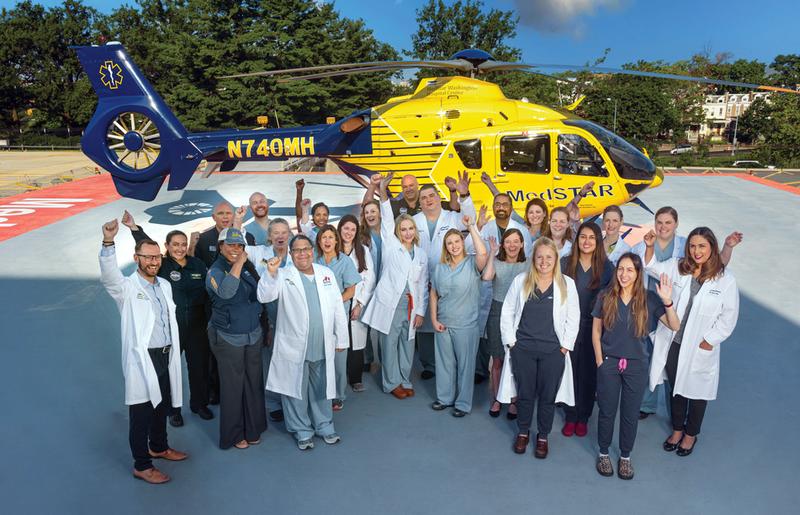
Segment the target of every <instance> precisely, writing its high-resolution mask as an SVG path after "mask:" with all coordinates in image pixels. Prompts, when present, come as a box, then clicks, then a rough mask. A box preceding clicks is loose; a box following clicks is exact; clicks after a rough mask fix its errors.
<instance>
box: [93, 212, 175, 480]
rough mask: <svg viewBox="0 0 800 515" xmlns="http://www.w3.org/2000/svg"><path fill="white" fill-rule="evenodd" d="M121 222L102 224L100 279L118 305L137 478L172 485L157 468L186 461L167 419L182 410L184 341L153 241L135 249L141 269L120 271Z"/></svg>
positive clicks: (167, 477) (170, 292) (157, 249)
mask: <svg viewBox="0 0 800 515" xmlns="http://www.w3.org/2000/svg"><path fill="white" fill-rule="evenodd" d="M118 230H119V224H118V222H117V220H112V221H110V222H106V223H105V224H103V248H102V249H101V251H100V280H101V281H102V283H103V286H104V287H105V289H106V291H107V292H108V294H109V295H111V298H113V299H114V301H115V302H116V304H117V308H118V309H119V312H120V316H121V327H122V373H123V375H124V376H125V404H127V405H128V407H129V442H130V446H131V453H132V454H133V459H134V470H133V476H134V477H135V478H137V479H141V480H143V481H146V482H148V483H153V484H158V483H166V482H167V481H169V476H167V475H166V474H164V473H163V472H161V471H160V470H158V469H157V468H155V467H154V466H153V463H152V460H153V459H155V458H161V459H165V460H169V461H182V460H185V459H186V458H187V455H186V454H185V453H183V452H180V451H176V450H175V449H171V448H170V447H169V445H168V444H167V415H168V412H169V406H170V403H171V405H172V407H175V408H178V407H180V406H181V403H182V399H183V392H182V389H181V388H182V384H183V382H182V381H181V360H180V340H179V337H178V322H177V319H176V317H175V304H174V303H173V301H172V287H171V286H170V284H169V281H166V280H164V279H161V278H160V277H158V276H157V275H156V274H157V273H158V269H159V268H160V267H161V249H160V247H159V246H158V244H157V243H156V242H154V241H152V240H142V241H140V242H138V243H137V244H136V253H135V254H134V257H133V259H134V261H135V262H136V264H137V270H136V271H135V272H134V273H132V274H131V275H129V276H128V277H125V276H123V275H122V272H120V270H119V267H118V266H117V257H116V252H115V249H114V237H115V236H116V235H117V231H118Z"/></svg>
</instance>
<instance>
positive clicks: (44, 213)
mask: <svg viewBox="0 0 800 515" xmlns="http://www.w3.org/2000/svg"><path fill="white" fill-rule="evenodd" d="M119 199H120V196H119V194H118V193H117V190H116V189H115V188H114V183H113V182H112V180H111V176H110V175H108V174H102V175H96V176H93V177H87V178H86V179H81V180H78V181H73V182H67V183H64V184H58V185H56V186H51V187H49V188H45V189H41V190H37V191H31V192H28V193H21V194H19V195H14V196H13V197H6V198H3V199H0V241H5V240H7V239H9V238H13V237H14V236H19V235H20V234H22V233H26V232H28V231H30V230H32V229H38V228H39V227H44V226H45V225H50V224H52V223H55V222H58V221H60V220H63V219H65V218H68V217H70V216H72V215H76V214H78V213H82V212H83V211H86V210H89V209H92V208H94V207H97V206H102V205H104V204H108V203H109V202H113V201H115V200H119Z"/></svg>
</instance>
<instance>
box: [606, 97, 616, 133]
mask: <svg viewBox="0 0 800 515" xmlns="http://www.w3.org/2000/svg"><path fill="white" fill-rule="evenodd" d="M606 100H608V101H609V102H610V101H612V100H613V101H614V127H613V128H612V132H617V99H616V98H606Z"/></svg>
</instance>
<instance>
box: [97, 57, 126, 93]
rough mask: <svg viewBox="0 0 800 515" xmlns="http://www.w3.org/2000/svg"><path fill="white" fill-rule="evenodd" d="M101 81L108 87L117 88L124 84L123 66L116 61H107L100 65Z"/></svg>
mask: <svg viewBox="0 0 800 515" xmlns="http://www.w3.org/2000/svg"><path fill="white" fill-rule="evenodd" d="M100 81H101V82H102V83H103V86H106V87H107V88H108V89H117V88H118V87H120V85H122V68H120V67H119V65H118V64H117V63H115V62H114V61H111V60H109V61H106V62H104V63H103V64H102V65H100Z"/></svg>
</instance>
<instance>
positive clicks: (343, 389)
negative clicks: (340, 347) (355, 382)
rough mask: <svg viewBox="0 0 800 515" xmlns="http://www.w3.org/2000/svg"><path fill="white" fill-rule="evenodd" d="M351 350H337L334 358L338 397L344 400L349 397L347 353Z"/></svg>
mask: <svg viewBox="0 0 800 515" xmlns="http://www.w3.org/2000/svg"><path fill="white" fill-rule="evenodd" d="M348 352H350V350H349V349H348V350H346V351H342V352H337V353H336V356H335V357H334V358H333V367H334V371H335V376H336V398H337V399H339V400H340V401H343V400H345V399H346V398H347V353H348Z"/></svg>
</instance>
